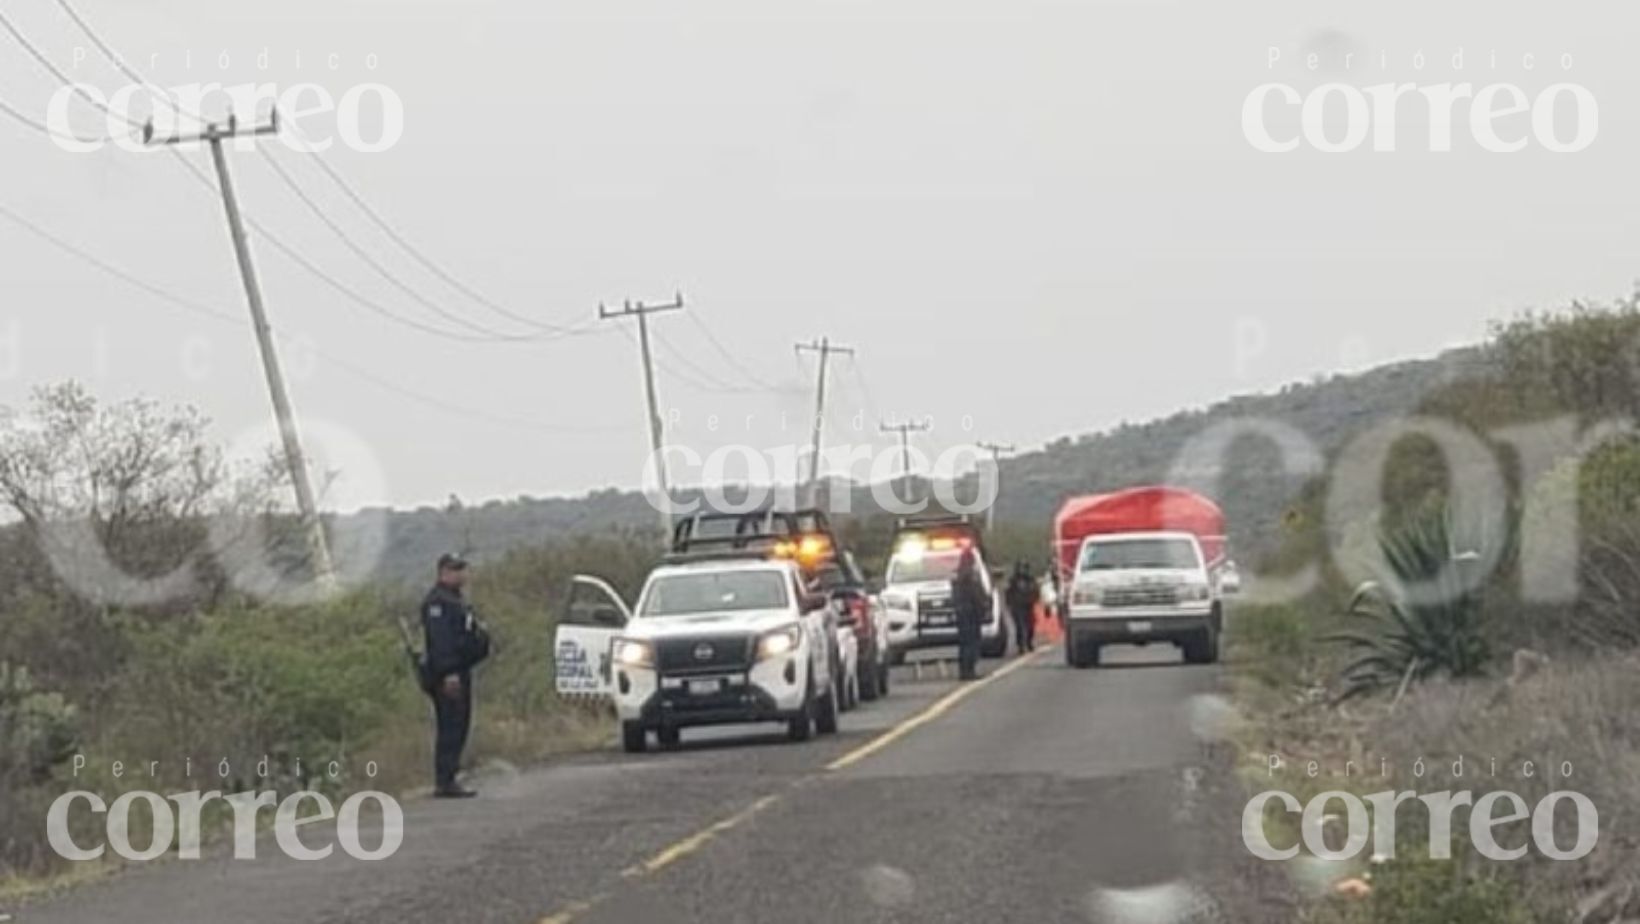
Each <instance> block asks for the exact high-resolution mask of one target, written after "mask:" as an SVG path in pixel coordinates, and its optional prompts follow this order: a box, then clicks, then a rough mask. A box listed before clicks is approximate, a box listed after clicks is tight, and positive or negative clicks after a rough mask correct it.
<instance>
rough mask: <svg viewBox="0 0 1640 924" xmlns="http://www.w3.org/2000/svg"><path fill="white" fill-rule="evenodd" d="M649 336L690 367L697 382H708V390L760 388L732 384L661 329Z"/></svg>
mask: <svg viewBox="0 0 1640 924" xmlns="http://www.w3.org/2000/svg"><path fill="white" fill-rule="evenodd" d="M649 336H650V337H652V338H654V340H655V342H656V343H657V344H659V345H660V347H661V349H663V350H665V351H666V353H667V354H668V355H670V356H671V357H672V359H674V360H676V361H677V362H678V363H680V364H682V365H683V367H684V368H686V369H688V370H689V372H690V374H691V375H692V377H694V378H695V380H696V381H697V383H699V382H701V381H704V382H705V383H706V386H705V388H706V390H708V391H714V392H717V393H719V394H750V393H753V392H756V391H759V390H760V389H756V388H745V387H742V386H738V385H732V384H730V383H729V382H726V381H724V380H723V379H721V378H718V376H717V374H716V373H714V372H712V371H711V370H710V369H707V368H706V367H705V366H702V365H701V364H700V363H697V362H695V361H694V360H692V359H690V358H689V355H688V354H687V353H685V352H684V351H683V350H681V349H679V348H678V347H677V346H675V345H673V343H672V342H671V341H670V340H668V339H667V338H666V335H665V334H662V333H661V332H659V331H650V333H649ZM672 374H673V375H679V374H680V373H679V372H678V371H677V370H676V369H675V368H674V369H672Z"/></svg>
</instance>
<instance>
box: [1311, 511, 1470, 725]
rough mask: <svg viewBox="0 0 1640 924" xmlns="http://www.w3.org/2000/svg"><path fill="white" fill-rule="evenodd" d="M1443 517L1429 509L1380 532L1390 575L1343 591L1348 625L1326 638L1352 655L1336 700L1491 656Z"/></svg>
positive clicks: (1462, 671) (1461, 673) (1459, 671)
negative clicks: (1347, 592)
mask: <svg viewBox="0 0 1640 924" xmlns="http://www.w3.org/2000/svg"><path fill="white" fill-rule="evenodd" d="M1451 534H1452V530H1451V529H1450V528H1449V525H1448V519H1447V517H1446V516H1445V515H1430V516H1425V517H1422V518H1419V519H1416V520H1414V521H1412V522H1410V523H1409V524H1407V525H1405V526H1403V527H1401V528H1399V529H1397V530H1394V531H1392V532H1389V533H1386V534H1384V535H1382V536H1380V537H1379V541H1378V545H1379V548H1380V549H1382V550H1383V553H1384V560H1385V561H1386V562H1387V563H1388V566H1389V573H1388V574H1386V575H1384V578H1383V580H1378V581H1366V582H1364V583H1362V584H1361V585H1360V586H1358V587H1357V588H1356V590H1355V592H1354V593H1353V594H1352V595H1351V596H1350V601H1349V606H1348V608H1347V610H1346V614H1347V617H1348V619H1349V620H1350V623H1351V625H1350V627H1349V628H1347V629H1345V630H1343V631H1340V632H1336V633H1333V634H1331V635H1329V636H1327V640H1328V641H1332V642H1337V643H1339V644H1342V645H1344V646H1345V647H1346V648H1348V649H1349V650H1350V651H1351V653H1352V655H1353V657H1352V659H1351V660H1350V662H1349V663H1348V664H1347V665H1346V666H1345V667H1344V669H1343V672H1342V674H1341V680H1342V683H1343V689H1342V691H1341V692H1340V694H1339V699H1340V700H1343V699H1349V698H1351V697H1355V696H1360V695H1363V694H1367V693H1372V692H1375V691H1378V690H1382V689H1386V688H1390V687H1394V688H1396V689H1397V690H1404V689H1405V688H1406V685H1407V684H1409V683H1411V682H1413V681H1415V680H1423V679H1426V678H1428V677H1432V676H1436V675H1440V674H1445V675H1447V676H1451V677H1471V676H1475V675H1477V674H1480V673H1482V672H1483V671H1484V670H1485V668H1486V664H1487V661H1488V659H1489V657H1490V654H1491V652H1490V646H1489V645H1488V640H1487V637H1486V631H1485V627H1484V625H1483V619H1482V610H1481V602H1480V599H1479V596H1478V595H1477V594H1476V592H1475V588H1473V587H1471V586H1470V585H1469V582H1468V581H1466V580H1465V577H1466V575H1465V574H1464V573H1463V569H1464V567H1465V561H1464V560H1465V559H1466V558H1467V557H1471V556H1472V555H1473V553H1471V556H1465V555H1458V554H1454V549H1453V546H1452V541H1451Z"/></svg>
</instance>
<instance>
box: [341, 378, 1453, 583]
mask: <svg viewBox="0 0 1640 924" xmlns="http://www.w3.org/2000/svg"><path fill="white" fill-rule="evenodd" d="M1482 361H1483V360H1482V354H1481V351H1480V349H1479V348H1463V349H1457V350H1452V351H1448V352H1446V353H1443V354H1441V355H1440V356H1437V357H1435V358H1433V359H1422V360H1412V361H1407V362H1399V363H1393V364H1390V365H1386V366H1381V367H1378V368H1375V369H1372V370H1369V371H1367V372H1363V373H1359V374H1353V375H1335V376H1331V377H1328V378H1325V379H1320V380H1315V381H1311V382H1305V383H1295V384H1291V385H1287V386H1285V387H1283V388H1282V389H1280V390H1279V391H1276V392H1274V393H1265V394H1251V395H1241V396H1237V397H1233V398H1229V399H1227V400H1225V401H1221V402H1219V403H1217V404H1214V405H1212V406H1210V407H1207V408H1203V409H1197V410H1190V411H1182V412H1180V413H1177V414H1173V415H1171V416H1169V417H1165V418H1162V419H1160V420H1154V421H1150V422H1147V423H1141V424H1123V425H1121V426H1118V427H1116V428H1114V429H1112V430H1108V431H1105V432H1100V433H1092V434H1087V435H1083V436H1079V437H1074V438H1073V437H1065V438H1062V439H1059V440H1055V441H1054V442H1052V443H1050V444H1048V445H1047V446H1045V447H1043V448H1042V449H1040V450H1036V451H1031V452H1024V453H1021V454H1020V455H1018V456H1015V457H1013V458H1012V459H1008V460H1005V461H1004V462H1003V464H1002V484H1003V493H1002V497H1001V500H1000V501H999V503H998V505H997V511H996V516H997V518H998V520H999V522H1001V523H1005V524H1008V525H1009V526H1011V527H1015V528H1019V527H1027V528H1036V527H1038V526H1040V528H1041V529H1042V531H1043V534H1044V539H1045V538H1046V533H1047V530H1048V524H1049V523H1050V522H1051V520H1052V518H1053V515H1054V512H1055V510H1057V509H1058V506H1059V504H1060V503H1061V502H1062V501H1063V500H1064V499H1065V498H1067V497H1070V496H1073V495H1076V494H1087V493H1096V492H1101V491H1108V490H1113V489H1116V488H1121V487H1126V486H1129V485H1134V484H1147V483H1154V482H1157V481H1161V480H1163V479H1165V478H1166V477H1167V476H1168V473H1169V472H1170V471H1171V470H1172V469H1173V466H1174V463H1175V459H1176V458H1177V457H1178V455H1179V453H1180V450H1181V448H1182V447H1184V446H1185V444H1186V443H1187V441H1189V440H1191V439H1192V438H1193V437H1196V436H1198V435H1199V434H1201V433H1203V432H1204V431H1206V430H1208V429H1209V428H1211V427H1213V426H1215V425H1217V424H1221V423H1223V422H1226V421H1230V420H1233V419H1236V418H1252V419H1258V420H1268V421H1279V422H1281V423H1282V424H1285V425H1287V426H1290V427H1292V428H1294V429H1296V430H1297V431H1298V432H1299V433H1302V434H1304V435H1305V436H1307V437H1308V438H1309V439H1310V440H1311V441H1312V443H1313V445H1314V446H1315V447H1316V448H1318V449H1319V450H1320V451H1321V452H1322V453H1323V454H1325V455H1329V456H1330V455H1331V454H1333V453H1335V452H1336V451H1337V450H1338V449H1339V448H1340V447H1341V446H1342V445H1343V443H1344V442H1345V441H1346V440H1347V439H1348V438H1349V437H1350V436H1351V435H1353V434H1355V433H1358V432H1360V431H1361V430H1362V429H1364V428H1365V427H1367V426H1370V425H1372V424H1373V423H1375V422H1377V421H1379V420H1382V419H1384V418H1387V417H1391V416H1395V415H1401V414H1407V413H1411V412H1414V411H1415V410H1416V409H1417V408H1418V406H1419V404H1420V403H1421V402H1422V401H1423V400H1424V399H1425V398H1426V397H1427V396H1429V395H1430V394H1431V393H1433V392H1434V391H1436V390H1437V389H1439V388H1440V387H1442V386H1443V385H1446V384H1449V383H1451V382H1452V381H1454V380H1456V379H1459V378H1468V377H1471V376H1472V375H1475V374H1477V373H1478V372H1479V371H1480V366H1481V363H1482ZM1225 459H1226V463H1225V464H1224V465H1223V468H1222V471H1220V472H1217V473H1215V472H1210V471H1198V472H1196V473H1195V475H1196V476H1197V477H1211V476H1214V475H1217V476H1218V482H1219V488H1218V490H1217V491H1215V492H1214V493H1215V494H1216V497H1217V500H1218V501H1219V502H1220V504H1221V506H1223V507H1224V509H1225V512H1226V514H1227V516H1228V518H1229V520H1230V523H1231V540H1232V543H1233V544H1234V545H1236V546H1237V547H1239V548H1242V549H1244V550H1247V551H1255V550H1258V549H1262V548H1265V547H1267V546H1268V545H1269V543H1270V542H1271V541H1272V538H1271V537H1272V535H1273V532H1274V529H1273V527H1274V526H1275V524H1276V523H1277V521H1278V520H1279V517H1280V516H1281V513H1282V511H1283V509H1285V507H1286V505H1287V504H1288V503H1289V502H1290V501H1291V499H1292V498H1293V497H1294V495H1295V493H1296V492H1297V490H1298V489H1299V488H1300V487H1301V485H1302V479H1301V478H1294V477H1291V476H1288V475H1285V474H1284V473H1283V471H1282V467H1281V465H1280V464H1279V456H1278V455H1277V453H1276V451H1275V449H1274V448H1273V447H1272V446H1270V445H1268V444H1267V443H1265V442H1263V441H1259V440H1244V441H1238V442H1237V443H1236V444H1235V445H1233V446H1232V447H1231V449H1230V451H1229V452H1228V453H1227V455H1226V457H1225ZM853 509H854V510H855V511H857V512H861V513H870V512H872V511H873V510H874V509H875V508H874V506H873V504H872V502H871V500H870V495H869V492H868V491H866V490H864V489H860V490H857V491H856V492H855V505H854V507H853ZM655 518H656V514H655V512H654V510H653V509H652V508H651V507H650V506H649V504H648V502H647V501H645V500H644V498H643V496H642V495H641V494H640V493H638V492H637V491H621V490H616V489H606V490H602V491H596V492H593V493H591V494H588V495H585V496H582V497H575V498H534V497H519V498H516V499H513V500H505V501H502V500H492V501H489V502H486V503H482V504H476V505H466V504H461V503H459V502H456V501H454V499H452V503H451V504H449V505H447V506H446V507H444V508H436V507H422V508H419V509H416V510H402V511H386V510H372V511H364V512H362V513H359V514H354V515H349V516H344V517H340V518H338V519H337V521H336V522H335V524H334V529H335V530H336V531H337V532H338V534H339V535H338V539H339V540H340V541H339V542H338V544H339V545H341V546H343V547H344V548H345V546H346V545H347V542H346V540H345V538H344V537H345V536H346V535H347V534H349V533H352V532H354V531H356V530H359V529H362V528H365V527H366V525H367V524H380V527H379V528H382V529H385V536H386V544H385V551H384V553H383V555H382V557H381V561H380V562H379V564H378V566H377V571H378V576H380V577H383V578H387V579H389V580H395V581H396V580H420V579H423V578H425V577H427V575H428V570H429V567H430V564H429V563H430V562H432V561H433V560H434V559H435V558H436V557H437V556H438V555H439V553H441V552H443V551H445V550H449V549H457V550H463V551H465V552H467V553H468V554H470V555H472V556H473V557H475V558H477V559H480V560H482V559H484V558H490V557H494V556H498V555H500V554H501V553H504V552H506V551H507V550H509V549H512V548H515V547H519V546H526V545H539V544H542V543H545V542H549V541H553V540H562V539H572V538H574V537H576V536H586V535H591V534H607V533H610V532H635V531H642V530H650V529H653V525H654V523H655Z"/></svg>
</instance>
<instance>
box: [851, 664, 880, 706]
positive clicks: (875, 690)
mask: <svg viewBox="0 0 1640 924" xmlns="http://www.w3.org/2000/svg"><path fill="white" fill-rule="evenodd" d="M877 675H878V667H877V665H875V664H862V665H860V675H859V678H858V679H857V680H855V683H856V684H857V685H858V687H859V689H860V699H861V700H863V701H865V702H868V703H869V702H872V701H874V700H876V699H877V697H878V696H880V695H881V694H882V690H880V689H879V686H880V684H881V683H882V680H881V678H880V677H878V676H877Z"/></svg>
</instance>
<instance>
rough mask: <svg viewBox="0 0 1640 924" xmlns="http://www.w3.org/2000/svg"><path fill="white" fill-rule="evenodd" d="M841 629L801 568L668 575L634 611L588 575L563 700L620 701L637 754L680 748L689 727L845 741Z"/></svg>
mask: <svg viewBox="0 0 1640 924" xmlns="http://www.w3.org/2000/svg"><path fill="white" fill-rule="evenodd" d="M834 625H835V623H834V617H833V616H832V614H831V610H830V604H829V600H828V598H827V597H826V596H825V595H822V594H814V593H810V592H808V590H807V589H806V587H805V585H804V581H803V577H802V574H801V572H800V571H799V569H798V567H797V565H796V564H794V563H793V562H791V561H789V560H778V559H777V560H770V559H769V558H767V557H766V556H765V555H761V554H758V553H755V552H753V553H750V554H747V555H742V556H734V555H709V556H702V557H700V558H699V560H675V561H670V562H668V563H667V564H663V565H661V566H660V567H657V568H656V569H655V570H654V571H652V572H651V573H650V575H649V577H648V579H647V580H646V581H645V582H644V586H643V590H642V591H641V592H640V593H639V594H638V600H637V604H636V605H635V606H632V607H628V606H627V604H626V602H625V601H623V600H622V599H621V597H620V595H619V594H617V593H616V592H615V590H614V589H613V588H612V587H610V585H609V584H608V583H606V582H604V581H602V580H600V579H598V578H595V577H590V576H586V575H578V576H576V577H575V579H574V582H573V584H572V590H571V595H570V600H569V603H568V605H567V606H566V607H565V608H564V610H563V612H562V613H560V618H559V628H558V632H557V636H556V639H555V642H554V646H555V649H556V655H557V657H556V661H557V669H558V690H559V692H560V693H564V694H591V695H608V696H609V697H610V698H611V699H612V700H613V701H614V704H615V710H616V712H617V714H618V715H619V718H620V723H621V741H622V744H623V746H624V747H625V748H626V750H627V751H628V752H633V753H636V752H641V751H643V750H645V748H646V746H647V743H648V735H649V734H650V733H651V732H653V733H654V734H655V736H656V738H657V739H658V740H659V742H660V744H661V745H663V746H666V747H671V746H675V745H677V744H678V742H679V740H680V734H679V733H680V732H681V730H682V729H684V728H689V727H692V726H701V725H723V724H733V723H743V722H780V723H784V724H785V725H786V727H787V734H788V735H789V736H790V738H791V739H792V740H794V741H803V740H807V739H808V738H810V737H811V736H812V735H813V734H814V732H815V731H816V730H818V731H819V732H820V733H822V734H830V733H834V732H836V731H837V713H838V706H839V703H838V699H837V697H838V693H837V691H838V684H837V682H836V678H837V670H838V668H837V666H836V664H835V663H834V662H835V658H836V656H837V655H836V652H837V644H836V640H835V638H833V636H832V633H833V631H834V628H833V627H834Z"/></svg>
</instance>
